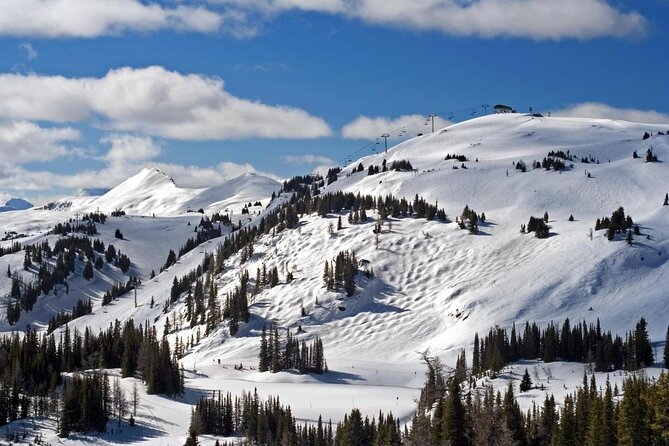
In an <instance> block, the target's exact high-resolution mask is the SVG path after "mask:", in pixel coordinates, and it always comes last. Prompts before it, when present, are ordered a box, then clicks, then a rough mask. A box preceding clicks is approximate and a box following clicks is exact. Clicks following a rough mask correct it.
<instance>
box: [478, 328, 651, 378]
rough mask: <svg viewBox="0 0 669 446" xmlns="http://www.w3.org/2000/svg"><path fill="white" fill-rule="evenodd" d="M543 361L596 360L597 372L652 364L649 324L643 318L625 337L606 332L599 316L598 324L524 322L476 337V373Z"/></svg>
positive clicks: (494, 329) (637, 367) (632, 368)
mask: <svg viewBox="0 0 669 446" xmlns="http://www.w3.org/2000/svg"><path fill="white" fill-rule="evenodd" d="M537 358H540V359H541V360H543V361H544V362H552V361H557V360H563V361H572V362H593V363H594V366H595V370H596V371H600V372H606V371H612V370H621V369H625V370H630V371H632V370H637V369H639V368H642V367H648V366H650V365H652V364H653V362H654V358H653V350H652V348H651V344H650V339H649V337H648V330H647V324H646V321H645V319H644V318H641V319H640V320H639V322H638V323H637V324H636V328H635V330H634V331H632V332H630V333H628V334H627V335H626V336H625V339H622V338H621V337H620V336H619V335H613V334H612V333H611V332H610V331H608V332H603V331H602V329H601V327H600V323H599V319H597V323H596V324H589V325H588V324H586V322H585V321H583V322H580V323H577V324H576V325H574V326H573V327H572V326H571V323H570V321H569V319H566V320H565V321H564V323H563V324H562V327H559V326H557V325H556V324H554V323H553V322H551V323H550V324H548V326H547V327H546V328H544V329H543V330H540V329H539V327H538V326H537V324H536V323H532V324H530V323H529V322H528V323H526V324H525V328H524V330H523V332H522V333H518V332H517V331H516V326H515V324H514V325H513V327H512V328H511V332H510V333H509V332H507V330H505V329H502V328H499V327H496V328H491V329H490V330H489V332H488V334H487V335H486V336H485V337H484V338H482V339H479V335H478V333H477V334H476V335H475V337H474V352H473V359H472V372H473V373H474V375H477V374H479V373H482V372H485V371H487V370H490V371H492V372H493V373H494V372H497V371H499V370H501V369H502V367H504V366H505V365H507V364H509V363H511V362H515V361H518V360H521V359H537Z"/></svg>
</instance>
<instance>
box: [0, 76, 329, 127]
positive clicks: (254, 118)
mask: <svg viewBox="0 0 669 446" xmlns="http://www.w3.org/2000/svg"><path fill="white" fill-rule="evenodd" d="M0 117H4V118H7V119H28V120H47V121H56V122H67V121H84V120H91V119H93V118H98V119H99V123H98V125H100V126H102V127H106V128H109V129H112V130H117V131H126V132H127V131H133V132H142V133H144V134H147V135H152V136H162V137H166V138H173V139H181V140H223V139H241V138H295V139H308V138H318V137H322V136H328V135H330V134H331V130H330V128H329V126H328V125H327V124H326V123H325V121H323V120H322V119H320V118H317V117H314V116H311V115H310V114H309V113H307V112H306V111H304V110H301V109H298V108H294V107H289V106H282V105H267V104H263V103H260V102H257V101H251V100H247V99H241V98H238V97H235V96H233V95H231V94H230V93H228V92H227V91H225V89H224V84H223V80H221V79H219V78H214V77H207V76H203V75H198V74H181V73H178V72H175V71H168V70H166V69H165V68H163V67H158V66H151V67H147V68H141V69H135V68H129V67H125V68H119V69H116V70H111V71H109V72H108V73H107V74H106V75H105V76H104V77H101V78H65V77H62V76H40V75H34V74H31V75H21V74H3V75H0Z"/></svg>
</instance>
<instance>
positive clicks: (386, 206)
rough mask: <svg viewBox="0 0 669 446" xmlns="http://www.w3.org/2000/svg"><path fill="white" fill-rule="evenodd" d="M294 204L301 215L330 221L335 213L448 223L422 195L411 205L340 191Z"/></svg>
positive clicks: (406, 201)
mask: <svg viewBox="0 0 669 446" xmlns="http://www.w3.org/2000/svg"><path fill="white" fill-rule="evenodd" d="M291 204H292V205H293V206H294V207H295V210H296V211H297V213H299V214H311V213H314V212H315V213H317V214H318V215H319V216H321V217H326V216H327V215H328V214H331V213H337V214H339V213H342V212H356V211H363V210H364V211H368V210H376V211H377V212H378V213H379V217H380V218H381V219H385V218H387V217H388V216H391V217H393V218H399V217H407V216H414V217H417V218H425V219H427V220H433V219H434V218H435V217H436V218H438V219H439V220H441V221H446V212H445V211H444V210H443V209H440V208H438V207H437V205H436V204H430V203H428V202H427V201H426V200H425V199H424V198H422V197H419V196H418V195H416V196H415V198H414V200H413V202H411V201H409V200H407V199H406V198H397V197H395V196H393V195H386V196H385V197H382V196H378V197H375V196H373V195H364V196H363V195H360V194H359V193H358V194H354V193H352V192H342V191H338V192H332V193H327V194H323V195H317V196H306V195H305V196H303V197H302V198H301V199H299V200H294V203H291Z"/></svg>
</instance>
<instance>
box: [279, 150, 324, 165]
mask: <svg viewBox="0 0 669 446" xmlns="http://www.w3.org/2000/svg"><path fill="white" fill-rule="evenodd" d="M283 160H284V161H285V162H286V163H289V164H297V165H300V166H302V165H305V164H329V165H333V164H335V162H334V161H333V160H331V159H330V158H328V157H327V156H320V155H313V154H311V153H306V154H304V155H286V156H284V157H283Z"/></svg>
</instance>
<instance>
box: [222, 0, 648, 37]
mask: <svg viewBox="0 0 669 446" xmlns="http://www.w3.org/2000/svg"><path fill="white" fill-rule="evenodd" d="M210 2H211V3H217V4H223V5H226V6H228V7H233V8H240V9H242V10H247V11H248V10H256V11H258V12H259V13H260V14H261V15H263V16H266V17H267V16H269V17H271V16H273V15H277V14H279V13H281V12H284V11H288V10H302V11H314V12H322V13H329V14H337V15H342V16H345V17H349V18H354V19H359V20H362V21H364V22H366V23H370V24H374V25H381V26H390V27H395V28H404V29H412V30H421V31H439V32H442V33H445V34H452V35H456V36H479V37H484V38H491V37H524V38H531V39H538V40H559V39H564V38H575V39H591V38H596V37H603V36H613V37H635V36H639V35H642V34H644V32H645V29H646V27H647V21H646V19H645V18H644V17H643V16H642V15H641V14H640V13H638V12H636V11H623V10H621V9H620V8H618V7H616V6H615V5H612V4H610V1H607V0H562V1H554V0H421V1H414V2H406V1H391V2H389V1H387V0H356V1H350V0H210Z"/></svg>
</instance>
